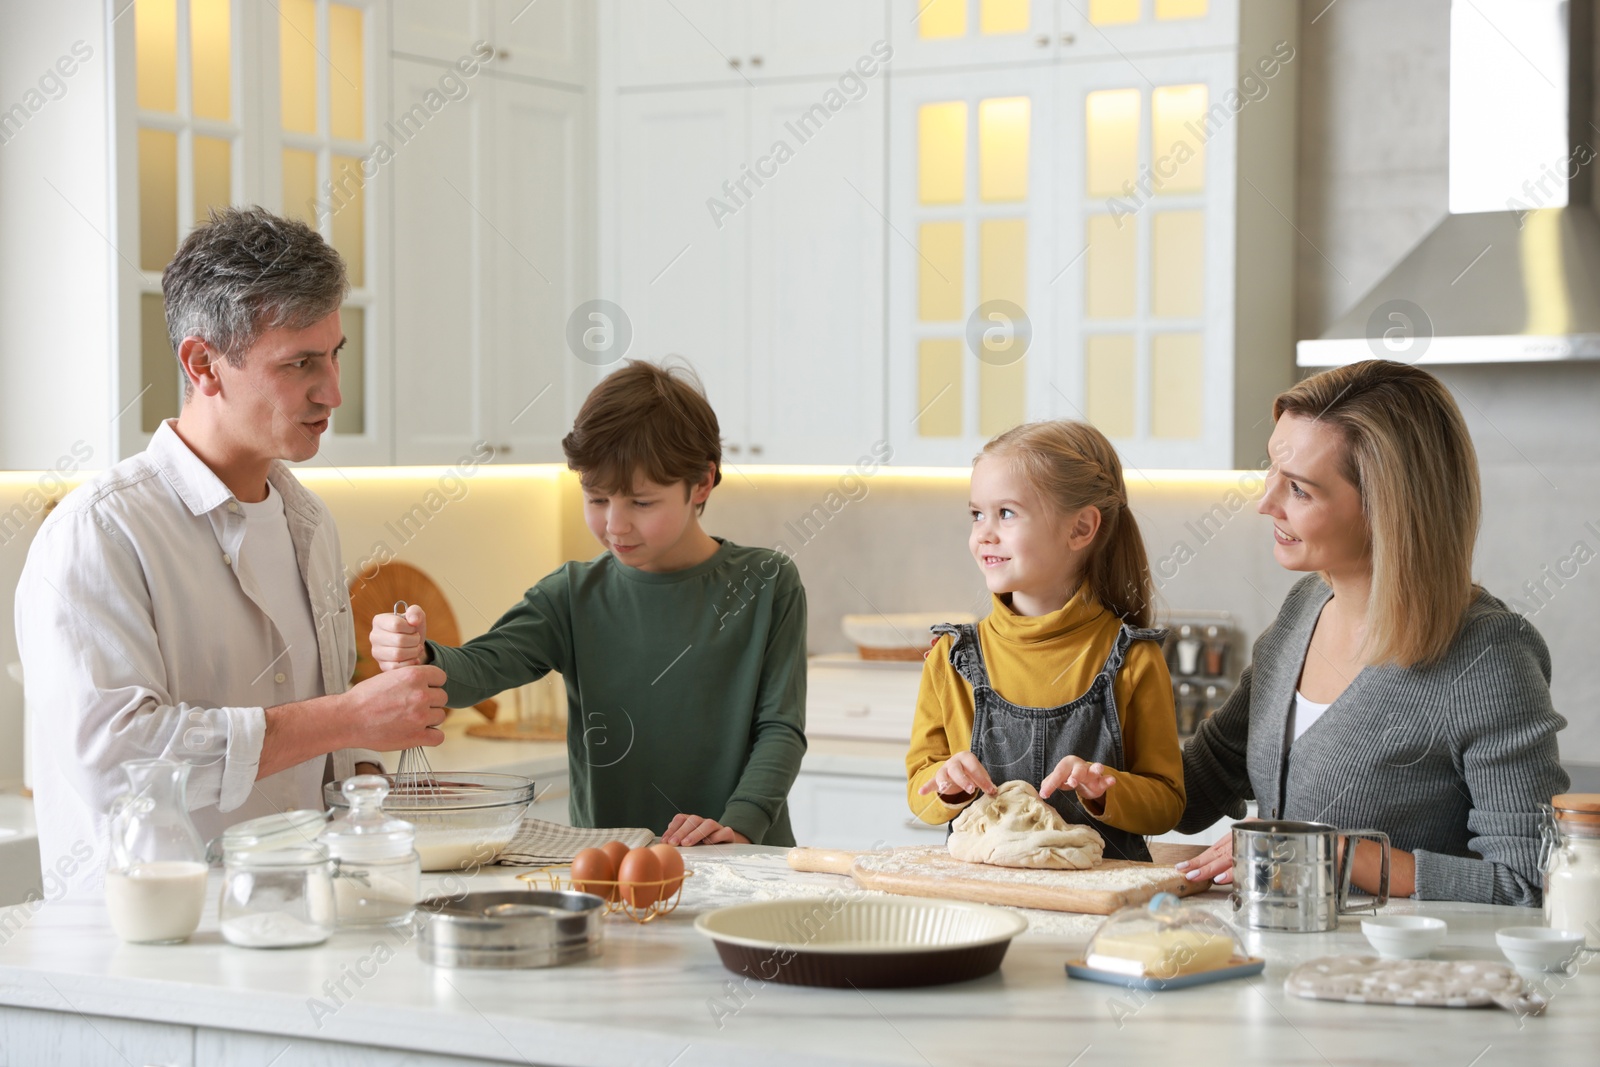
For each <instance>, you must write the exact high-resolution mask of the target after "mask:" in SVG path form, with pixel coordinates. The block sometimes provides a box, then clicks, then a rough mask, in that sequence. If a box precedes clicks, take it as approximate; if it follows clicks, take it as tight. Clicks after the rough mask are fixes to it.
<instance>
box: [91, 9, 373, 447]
mask: <svg viewBox="0 0 1600 1067" xmlns="http://www.w3.org/2000/svg"><path fill="white" fill-rule="evenodd" d="M385 12H386V5H384V4H381V3H375V2H372V0H339V2H332V0H278V2H277V3H275V4H269V5H256V4H248V3H240V2H238V0H135V2H133V3H132V4H130V5H128V6H127V7H126V8H124V13H123V14H122V15H119V16H118V17H117V18H116V19H115V20H114V21H113V22H112V24H111V30H112V39H113V57H114V59H113V77H114V79H115V83H114V84H115V90H116V91H115V93H114V101H115V102H114V105H113V130H114V134H113V137H114V143H115V151H114V153H113V179H114V180H113V182H112V188H113V190H114V200H115V205H116V210H115V212H114V214H113V217H114V219H115V230H116V233H115V236H114V246H115V247H116V248H117V249H118V254H119V259H120V260H121V263H120V264H119V266H121V267H122V268H124V269H122V270H119V272H118V275H117V282H116V285H115V309H116V314H115V322H116V326H115V328H116V330H117V332H118V336H119V340H120V344H119V346H118V348H119V351H120V353H121V358H120V360H119V366H118V368H117V371H118V379H119V380H118V383H117V384H118V388H117V395H118V398H119V400H120V402H121V404H122V408H121V411H119V412H118V413H117V415H116V420H117V425H116V431H115V432H116V438H117V447H118V450H119V451H120V453H121V454H122V455H128V454H131V453H133V452H136V451H138V450H139V449H141V448H142V447H143V446H144V443H145V442H146V441H147V440H148V438H149V435H150V434H151V433H152V432H154V430H155V429H156V427H157V426H158V425H159V424H160V422H161V420H163V419H166V418H170V417H172V416H175V415H176V414H177V413H178V410H179V406H180V404H181V400H182V376H181V373H180V370H179V368H178V365H177V360H176V358H175V356H174V354H173V350H172V345H171V342H170V341H169V339H168V337H167V329H166V321H165V313H164V307H163V302H162V296H161V272H162V270H163V269H164V268H165V267H166V265H167V263H168V262H170V260H171V259H172V256H173V254H174V253H175V252H176V251H177V248H178V244H179V242H180V241H181V240H182V238H183V236H184V235H185V234H187V233H188V232H189V231H190V230H191V229H192V228H193V227H194V225H195V224H196V223H198V222H203V221H204V220H205V219H206V218H207V216H208V214H209V213H210V211H211V210H212V209H214V208H220V207H226V206H229V205H243V204H262V205H264V206H266V207H268V208H270V209H272V210H275V211H278V212H279V213H281V214H284V215H287V216H290V217H293V218H298V219H300V220H302V221H304V222H305V223H306V224H307V225H309V226H311V227H313V228H314V229H317V230H318V231H319V232H320V233H321V234H322V235H323V236H324V237H325V238H327V239H328V240H329V241H331V242H332V244H333V245H334V247H335V248H337V249H338V250H339V252H340V254H341V255H342V256H343V257H344V259H345V263H346V266H347V268H348V271H349V278H350V295H349V297H348V298H347V300H346V302H345V304H344V306H343V307H342V308H341V323H342V325H343V328H344V333H345V338H346V342H345V346H344V349H343V351H342V352H341V353H340V363H341V367H342V380H341V391H342V393H343V397H344V402H343V404H342V406H341V407H340V408H339V410H338V411H337V412H335V414H334V416H333V420H332V425H331V427H330V430H329V433H328V434H327V435H326V436H325V437H324V439H323V444H322V450H321V453H320V456H321V459H320V462H326V463H373V462H387V461H388V459H389V442H388V436H387V434H388V427H387V426H386V425H385V424H384V419H385V416H384V414H383V410H384V409H383V406H382V405H381V404H379V403H378V399H379V398H380V397H382V396H384V395H386V392H387V385H386V382H385V379H384V374H385V371H384V368H383V365H382V362H381V361H376V360H370V359H369V358H368V354H369V353H370V352H372V351H374V350H375V349H376V348H378V347H379V346H380V345H381V344H383V343H384V341H385V338H384V336H383V331H384V328H385V318H384V314H383V312H384V310H385V301H384V299H383V294H384V293H385V292H386V289H387V286H386V279H385V277H384V265H385V264H386V262H387V256H386V255H385V254H384V252H383V250H384V249H385V248H386V244H387V242H386V237H385V232H384V230H383V228H382V227H379V226H377V225H375V220H376V219H378V218H381V217H382V196H381V192H380V189H381V186H379V185H378V184H377V183H374V182H373V181H372V179H373V177H374V176H375V173H376V171H375V168H374V164H373V161H374V160H375V159H376V158H377V153H375V151H374V150H375V148H376V137H375V130H374V125H375V123H374V118H375V114H376V112H375V109H374V106H373V105H374V101H375V99H377V98H380V97H381V96H382V94H383V93H384V91H385V88H384V86H385V71H386V69H387V66H386V64H385V63H384V62H383V61H382V57H383V53H382V49H381V48H380V46H379V42H381V41H383V40H385V39H386V36H387V28H386V26H385V24H384V20H385Z"/></svg>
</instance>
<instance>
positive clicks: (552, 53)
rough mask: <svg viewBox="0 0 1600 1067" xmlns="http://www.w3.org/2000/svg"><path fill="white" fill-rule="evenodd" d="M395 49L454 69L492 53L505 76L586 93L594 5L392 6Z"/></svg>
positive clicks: (548, 0) (518, 1) (465, 1)
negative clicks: (485, 50)
mask: <svg viewBox="0 0 1600 1067" xmlns="http://www.w3.org/2000/svg"><path fill="white" fill-rule="evenodd" d="M392 3H393V27H394V28H393V37H392V39H391V41H392V47H393V49H394V51H395V52H396V53H398V54H400V55H404V56H411V57H418V58H424V59H437V60H439V61H441V62H444V63H454V62H455V61H456V60H458V59H462V58H464V57H471V56H473V55H474V54H475V52H474V49H475V46H476V45H477V44H478V43H479V42H480V41H481V42H483V43H485V44H487V45H489V46H490V47H491V48H492V49H493V50H494V53H493V58H492V59H491V60H490V62H491V63H492V64H493V66H494V70H495V71H496V72H497V73H500V74H515V75H520V76H522V77H527V78H537V79H540V80H542V81H553V82H560V83H562V84H565V85H570V86H574V87H581V86H584V85H586V84H588V82H589V80H590V77H591V75H590V71H592V69H593V66H594V57H593V48H594V32H593V22H594V5H593V3H592V2H591V0H532V2H530V0H451V2H449V3H440V2H439V0H392Z"/></svg>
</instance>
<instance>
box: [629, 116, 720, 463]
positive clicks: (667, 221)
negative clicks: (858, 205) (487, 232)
mask: <svg viewBox="0 0 1600 1067" xmlns="http://www.w3.org/2000/svg"><path fill="white" fill-rule="evenodd" d="M617 116H618V118H617V123H618V128H617V131H616V133H617V157H616V158H617V170H616V192H617V198H616V213H617V234H618V247H617V255H616V262H615V275H616V285H615V288H614V290H613V291H614V292H615V293H616V294H617V296H616V303H617V304H618V305H619V306H620V307H621V308H622V310H623V312H624V313H625V314H626V315H627V317H628V320H629V321H630V322H631V325H632V332H633V339H632V343H631V345H630V347H629V348H628V350H627V352H626V353H619V358H620V356H621V355H626V356H628V357H630V358H635V359H648V360H651V361H655V362H660V361H662V360H664V359H666V358H667V357H670V356H677V357H681V358H682V359H684V360H687V361H688V363H689V364H690V365H691V366H692V367H693V368H694V370H695V373H696V374H697V375H698V376H699V377H700V380H701V382H702V384H703V385H704V386H705V390H706V395H707V397H708V398H709V399H710V401H711V406H712V407H713V408H714V409H715V410H716V412H717V417H718V420H719V423H720V425H721V428H722V435H723V438H724V440H725V441H727V442H728V447H727V451H728V453H729V456H728V458H729V459H730V460H732V461H734V462H738V461H739V460H740V459H742V458H743V457H742V455H740V453H739V452H735V449H740V450H741V451H742V448H743V446H744V445H745V444H747V443H748V442H747V441H746V440H745V437H744V428H745V426H746V425H747V420H748V413H749V406H748V403H747V395H748V389H749V376H748V373H749V363H750V360H749V355H748V348H747V343H746V333H745V323H746V316H747V301H748V296H747V292H748V288H747V281H748V274H747V260H746V257H747V250H748V237H747V234H748V229H749V224H750V215H749V213H748V212H747V211H740V212H738V213H736V214H733V215H731V216H728V217H726V218H723V219H721V220H720V225H719V222H718V221H717V220H714V219H713V217H712V214H711V212H710V211H709V210H708V207H707V202H708V200H709V199H710V198H712V197H715V196H719V195H721V186H722V183H723V182H724V181H728V180H731V179H734V178H737V177H738V175H739V165H740V164H741V163H742V162H744V159H745V155H744V149H745V146H746V143H747V137H746V128H747V122H748V97H747V96H746V94H745V92H744V91H743V90H740V89H732V90H721V89H686V90H679V91H674V92H666V93H643V94H632V93H629V94H624V95H622V97H621V98H620V99H619V100H618V101H617Z"/></svg>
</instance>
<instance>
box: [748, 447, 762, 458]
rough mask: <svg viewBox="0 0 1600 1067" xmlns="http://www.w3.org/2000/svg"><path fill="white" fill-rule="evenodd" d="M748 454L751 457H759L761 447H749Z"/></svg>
mask: <svg viewBox="0 0 1600 1067" xmlns="http://www.w3.org/2000/svg"><path fill="white" fill-rule="evenodd" d="M750 454H751V455H752V456H759V455H761V446H760V445H751V446H750Z"/></svg>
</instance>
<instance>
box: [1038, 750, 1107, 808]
mask: <svg viewBox="0 0 1600 1067" xmlns="http://www.w3.org/2000/svg"><path fill="white" fill-rule="evenodd" d="M1116 784H1117V779H1116V777H1115V776H1114V775H1111V774H1108V773H1107V772H1106V769H1105V767H1104V766H1103V765H1102V764H1099V763H1089V762H1087V761H1086V760H1084V759H1083V758H1081V757H1079V756H1067V757H1066V758H1065V759H1063V760H1062V761H1061V762H1060V763H1058V764H1056V769H1055V770H1053V771H1051V772H1050V775H1049V777H1047V778H1046V779H1045V780H1044V781H1043V782H1041V783H1040V784H1039V796H1040V798H1041V799H1048V798H1049V796H1050V794H1051V793H1054V792H1055V791H1056V790H1057V789H1060V788H1061V787H1062V786H1066V787H1067V788H1068V789H1076V790H1077V791H1078V795H1079V796H1080V797H1082V798H1083V799H1085V800H1098V799H1099V798H1100V797H1102V796H1105V792H1106V790H1107V789H1109V788H1111V787H1112V786H1114V785H1116Z"/></svg>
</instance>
